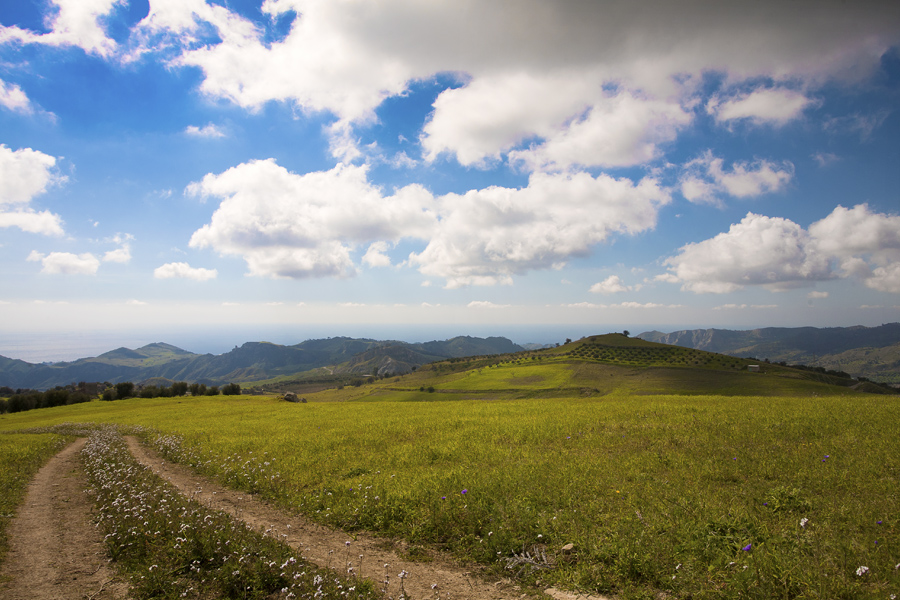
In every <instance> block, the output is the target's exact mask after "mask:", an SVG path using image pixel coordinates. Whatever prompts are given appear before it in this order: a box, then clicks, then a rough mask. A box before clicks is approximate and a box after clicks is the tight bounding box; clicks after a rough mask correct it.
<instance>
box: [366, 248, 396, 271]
mask: <svg viewBox="0 0 900 600" xmlns="http://www.w3.org/2000/svg"><path fill="white" fill-rule="evenodd" d="M387 249H388V243H387V242H372V243H371V244H370V245H369V249H368V250H366V254H365V256H363V258H362V261H363V262H364V263H366V264H367V265H369V266H370V267H389V266H391V258H390V257H389V256H388V255H387V254H385V252H387Z"/></svg>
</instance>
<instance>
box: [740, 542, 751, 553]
mask: <svg viewBox="0 0 900 600" xmlns="http://www.w3.org/2000/svg"><path fill="white" fill-rule="evenodd" d="M752 549H753V544H747V545H746V546H744V547H743V548H741V550H743V551H744V552H750V550H752Z"/></svg>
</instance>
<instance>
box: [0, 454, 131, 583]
mask: <svg viewBox="0 0 900 600" xmlns="http://www.w3.org/2000/svg"><path fill="white" fill-rule="evenodd" d="M84 443H85V439H84V438H79V439H78V440H77V441H75V442H73V443H72V444H70V445H69V446H67V447H66V448H65V449H64V450H63V451H62V452H60V453H59V454H57V455H56V456H54V457H53V458H51V459H50V461H49V462H48V463H47V464H46V465H45V466H44V467H43V468H42V469H41V470H40V471H39V472H38V474H37V475H36V476H35V478H34V480H33V481H32V482H31V484H30V485H29V487H28V492H27V495H26V497H25V501H24V503H23V504H22V506H21V507H20V509H19V512H18V514H17V515H16V517H15V518H14V519H13V521H12V522H11V523H10V527H9V537H10V551H9V554H7V556H6V561H5V562H4V564H3V568H2V571H0V582H2V583H0V598H3V599H4V600H63V599H65V600H122V599H125V598H128V585H127V584H126V583H124V581H122V580H120V579H117V578H116V575H115V573H114V571H113V570H112V568H111V567H109V566H108V559H107V557H106V548H105V547H104V546H103V539H102V537H101V535H100V533H99V532H98V531H97V529H95V528H94V526H93V524H92V523H91V506H92V505H91V501H90V498H89V497H88V496H87V495H86V494H85V493H84V490H85V487H86V485H87V481H86V480H85V476H84V472H83V471H82V469H81V463H80V461H79V458H78V454H79V452H80V450H81V448H82V447H83V446H84Z"/></svg>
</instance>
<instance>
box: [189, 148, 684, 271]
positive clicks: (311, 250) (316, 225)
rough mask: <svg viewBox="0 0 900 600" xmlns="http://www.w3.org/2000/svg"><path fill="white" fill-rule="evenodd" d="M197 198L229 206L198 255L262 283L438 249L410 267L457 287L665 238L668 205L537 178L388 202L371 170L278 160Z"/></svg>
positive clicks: (416, 191)
mask: <svg viewBox="0 0 900 600" xmlns="http://www.w3.org/2000/svg"><path fill="white" fill-rule="evenodd" d="M187 193H189V194H192V195H198V196H207V197H216V198H221V199H222V202H221V204H220V205H219V207H218V209H217V210H216V211H215V213H214V214H213V216H212V219H211V221H210V223H208V224H207V225H205V226H203V227H202V228H201V229H199V230H197V231H196V232H195V233H194V235H193V236H192V237H191V241H190V245H191V247H194V248H206V247H209V248H212V249H214V250H215V251H217V252H219V253H220V254H227V255H236V256H241V257H243V258H244V260H245V261H246V262H247V265H248V269H249V274H251V275H259V276H269V277H290V278H303V277H323V276H335V277H344V276H349V275H352V274H353V273H354V272H355V268H356V267H355V265H354V264H353V259H352V256H351V254H352V253H353V252H354V251H355V250H356V249H358V248H361V247H363V246H367V247H368V250H367V252H366V254H365V256H364V257H363V259H362V260H363V262H365V263H366V264H369V265H371V266H384V265H388V264H390V262H389V259H388V257H387V255H386V254H384V252H385V251H386V250H387V248H388V244H389V243H391V244H392V243H396V242H398V241H400V240H403V239H409V240H423V241H425V240H427V241H428V243H427V245H426V247H425V248H424V249H423V250H422V251H421V252H413V253H412V254H411V255H410V257H409V262H408V264H409V265H413V266H417V267H418V268H419V269H420V271H421V272H422V273H424V274H426V275H429V276H437V277H442V278H444V279H446V281H447V285H448V287H459V286H462V285H491V284H494V283H498V282H509V281H511V277H512V275H514V274H520V273H525V272H527V271H530V270H533V269H545V268H550V267H554V266H560V265H562V264H563V263H565V262H566V261H567V260H568V259H569V258H571V257H572V256H584V255H586V254H588V253H589V252H590V249H591V247H592V246H593V245H595V244H597V243H600V242H603V241H605V240H607V239H608V238H609V237H610V236H611V235H614V234H636V233H639V232H642V231H646V230H648V229H650V228H652V227H654V226H655V224H656V218H657V213H658V209H659V207H660V206H662V205H664V204H666V203H667V202H669V194H668V192H667V191H666V190H665V189H664V188H662V187H660V185H659V184H658V182H657V181H656V180H654V179H651V178H647V179H644V180H642V181H641V182H639V183H638V184H634V183H633V182H631V181H630V180H628V179H614V178H612V177H609V176H607V175H600V176H598V177H596V178H594V177H591V176H590V175H588V174H586V173H577V174H535V175H532V177H531V179H530V180H529V184H528V186H527V187H525V188H521V189H511V188H502V187H490V188H486V189H482V190H473V191H470V192H468V193H466V194H463V195H458V194H448V195H446V196H443V197H441V198H438V199H435V198H434V197H433V196H432V195H431V194H430V193H429V192H428V191H426V190H425V189H424V188H422V187H421V186H417V185H410V186H407V187H404V188H401V189H398V190H395V191H394V193H393V194H392V195H386V194H384V193H383V191H382V190H381V189H380V188H378V187H376V186H374V185H372V184H371V183H369V182H368V180H367V168H366V167H356V166H345V165H338V166H337V167H335V168H334V169H332V170H330V171H322V172H315V173H307V174H305V175H298V174H295V173H291V172H289V171H288V170H287V169H284V168H283V167H281V166H279V165H277V164H276V163H275V161H274V160H271V159H270V160H264V161H253V162H249V163H245V164H241V165H238V166H236V167H233V168H231V169H229V170H227V171H225V172H224V173H221V174H219V175H213V174H209V175H207V176H206V177H204V178H203V180H202V181H200V182H197V183H194V184H191V185H190V186H189V187H188V190H187Z"/></svg>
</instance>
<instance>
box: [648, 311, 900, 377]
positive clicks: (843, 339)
mask: <svg viewBox="0 0 900 600" xmlns="http://www.w3.org/2000/svg"><path fill="white" fill-rule="evenodd" d="M637 337H639V338H641V339H643V340H647V341H651V342H660V343H663V344H671V345H675V346H683V347H686V348H695V349H697V350H706V351H709V352H719V353H722V354H729V355H731V356H742V357H746V356H754V357H756V358H759V359H768V360H770V361H771V362H787V363H790V364H805V365H809V366H815V367H824V368H826V369H833V370H838V371H845V372H847V373H849V374H850V375H852V376H854V377H860V376H862V377H868V378H870V379H874V380H878V381H884V382H888V383H900V323H887V324H884V325H880V326H877V327H863V326H860V325H858V326H854V327H827V328H818V327H765V328H762V329H751V330H746V331H735V330H730V329H688V330H682V331H673V332H672V333H662V332H660V331H648V332H644V333H641V334H640V335H638V336H637Z"/></svg>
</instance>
